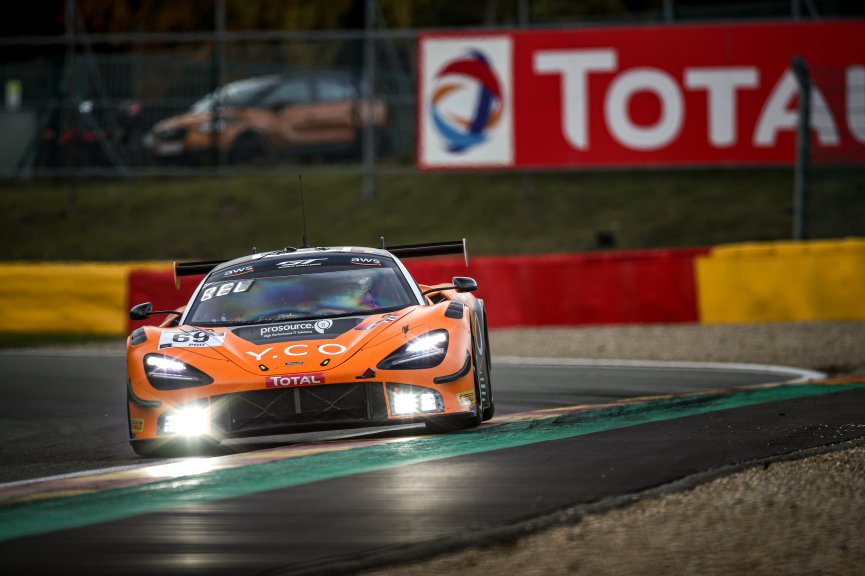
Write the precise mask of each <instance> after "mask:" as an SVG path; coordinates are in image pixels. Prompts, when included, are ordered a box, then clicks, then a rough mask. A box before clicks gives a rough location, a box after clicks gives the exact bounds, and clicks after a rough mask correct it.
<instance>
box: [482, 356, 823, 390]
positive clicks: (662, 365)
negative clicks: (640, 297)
mask: <svg viewBox="0 0 865 576" xmlns="http://www.w3.org/2000/svg"><path fill="white" fill-rule="evenodd" d="M493 364H502V365H506V366H519V365H524V366H552V367H579V366H584V367H599V368H603V367H609V368H642V369H647V370H670V369H685V370H712V371H719V372H768V373H769V374H780V375H784V376H790V379H789V380H785V381H784V383H788V384H800V383H804V382H809V381H811V380H822V379H824V378H826V374H824V373H823V372H817V371H815V370H806V369H804V368H793V367H790V366H775V365H772V364H744V363H741V362H690V361H684V360H681V361H680V360H615V359H600V358H531V357H522V356H493Z"/></svg>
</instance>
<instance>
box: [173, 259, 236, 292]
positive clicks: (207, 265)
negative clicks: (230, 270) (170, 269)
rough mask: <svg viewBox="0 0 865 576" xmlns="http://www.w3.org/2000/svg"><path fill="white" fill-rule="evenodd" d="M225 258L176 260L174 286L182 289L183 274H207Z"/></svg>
mask: <svg viewBox="0 0 865 576" xmlns="http://www.w3.org/2000/svg"><path fill="white" fill-rule="evenodd" d="M223 262H225V260H200V261H198V262H175V263H174V287H175V288H177V289H178V290H180V277H181V276H198V275H200V274H207V273H208V272H210V271H211V270H213V269H214V268H216V267H217V266H219V265H220V264H222V263H223Z"/></svg>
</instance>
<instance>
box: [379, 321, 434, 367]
mask: <svg viewBox="0 0 865 576" xmlns="http://www.w3.org/2000/svg"><path fill="white" fill-rule="evenodd" d="M447 351H448V331H447V330H433V331H432V332H427V333H426V334H424V335H423V336H418V337H417V338H415V339H413V340H410V341H409V342H407V343H405V344H404V345H402V346H400V347H399V348H397V349H396V350H394V351H393V352H392V353H391V354H390V355H388V357H387V358H385V359H384V360H382V361H381V362H379V363H378V369H379V370H417V369H419V368H433V367H435V366H438V365H439V364H441V362H442V360H444V358H445V355H446V354H447Z"/></svg>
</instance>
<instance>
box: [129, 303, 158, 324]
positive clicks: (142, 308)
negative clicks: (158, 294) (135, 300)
mask: <svg viewBox="0 0 865 576" xmlns="http://www.w3.org/2000/svg"><path fill="white" fill-rule="evenodd" d="M151 314H153V303H151V302H142V303H141V304H136V305H135V306H133V307H132V309H131V310H130V311H129V319H130V320H147V319H148V318H150V315H151Z"/></svg>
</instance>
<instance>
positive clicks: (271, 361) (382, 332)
mask: <svg viewBox="0 0 865 576" xmlns="http://www.w3.org/2000/svg"><path fill="white" fill-rule="evenodd" d="M428 310H429V307H426V306H413V307H409V308H404V309H402V310H397V311H395V312H388V313H384V314H373V315H369V316H349V317H341V318H333V319H324V320H298V321H286V322H277V323H272V324H255V325H250V326H240V327H233V328H232V327H229V328H214V329H213V332H214V333H215V334H217V335H218V337H217V338H214V339H212V343H211V345H209V346H207V347H206V348H196V349H194V351H195V352H196V353H198V354H202V355H206V356H208V357H210V358H216V356H217V355H218V356H219V357H222V358H224V359H225V360H228V361H229V362H231V363H233V364H235V365H237V366H238V367H240V368H242V369H243V370H245V371H247V372H249V373H251V374H255V375H256V376H258V375H261V374H262V373H267V374H269V375H281V374H294V373H305V372H310V371H311V370H314V371H316V372H324V371H327V370H333V369H335V368H338V367H339V366H341V365H343V364H345V363H346V362H348V361H349V360H350V359H351V358H352V357H353V356H354V355H355V354H357V353H358V352H359V351H360V350H362V349H369V348H371V347H378V346H381V347H382V353H381V355H380V356H381V358H384V357H385V356H387V354H389V353H390V352H392V351H393V350H395V349H396V348H399V347H400V346H401V345H402V344H403V343H404V341H408V340H409V339H411V338H414V337H416V336H419V335H421V334H423V332H424V331H425V328H424V327H425V326H426V324H427V323H426V322H425V321H424V319H425V318H426V315H427V313H428ZM174 330H195V328H194V327H191V326H182V327H178V328H176V329H174ZM394 339H396V340H394ZM391 340H394V341H393V342H391ZM397 340H398V341H397ZM162 351H163V352H165V349H163V350H162ZM189 351H193V350H189Z"/></svg>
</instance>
